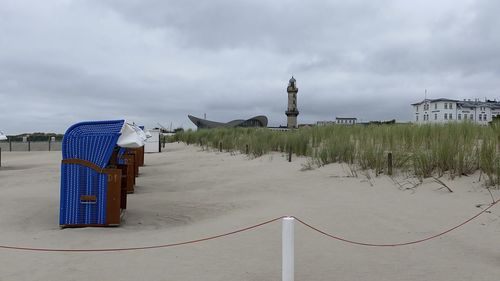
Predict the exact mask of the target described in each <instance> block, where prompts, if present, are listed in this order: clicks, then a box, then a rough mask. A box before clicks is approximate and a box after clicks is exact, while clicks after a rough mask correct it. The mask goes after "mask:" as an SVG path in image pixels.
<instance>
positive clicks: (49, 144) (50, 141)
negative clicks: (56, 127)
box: [49, 137, 51, 151]
mask: <svg viewBox="0 0 500 281" xmlns="http://www.w3.org/2000/svg"><path fill="white" fill-rule="evenodd" d="M50 145H51V141H50V137H49V151H50Z"/></svg>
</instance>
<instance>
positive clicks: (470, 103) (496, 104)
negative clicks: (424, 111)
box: [411, 98, 500, 109]
mask: <svg viewBox="0 0 500 281" xmlns="http://www.w3.org/2000/svg"><path fill="white" fill-rule="evenodd" d="M440 101H445V102H446V101H448V102H456V103H457V106H459V107H469V108H474V107H478V106H484V107H489V108H492V109H500V101H496V100H486V101H480V100H463V101H460V100H454V99H447V98H439V99H425V100H423V101H421V102H417V103H412V104H411V105H421V104H423V103H424V102H429V103H433V102H440Z"/></svg>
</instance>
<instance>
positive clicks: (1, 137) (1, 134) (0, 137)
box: [0, 131, 7, 140]
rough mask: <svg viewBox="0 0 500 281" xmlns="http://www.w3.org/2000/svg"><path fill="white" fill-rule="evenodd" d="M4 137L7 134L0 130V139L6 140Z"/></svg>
mask: <svg viewBox="0 0 500 281" xmlns="http://www.w3.org/2000/svg"><path fill="white" fill-rule="evenodd" d="M6 139H7V136H6V135H5V134H4V133H3V132H2V131H0V140H6Z"/></svg>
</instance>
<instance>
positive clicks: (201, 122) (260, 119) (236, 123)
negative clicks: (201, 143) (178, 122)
mask: <svg viewBox="0 0 500 281" xmlns="http://www.w3.org/2000/svg"><path fill="white" fill-rule="evenodd" d="M188 118H189V120H191V122H193V123H194V124H195V125H196V127H198V129H213V128H230V127H267V117H266V116H264V115H259V116H255V117H252V118H250V119H246V120H243V119H238V120H233V121H230V122H227V123H221V122H216V121H210V120H206V119H201V118H198V117H194V116H192V115H188Z"/></svg>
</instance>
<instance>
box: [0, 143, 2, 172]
mask: <svg viewBox="0 0 500 281" xmlns="http://www.w3.org/2000/svg"><path fill="white" fill-rule="evenodd" d="M0 167H2V148H1V147H0Z"/></svg>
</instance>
